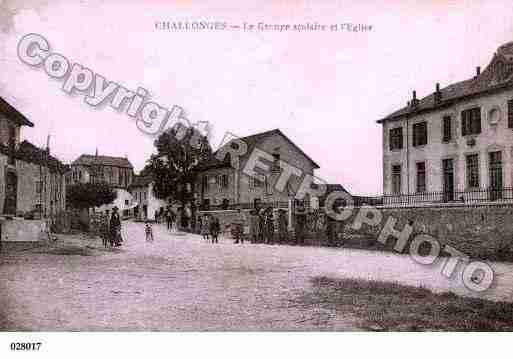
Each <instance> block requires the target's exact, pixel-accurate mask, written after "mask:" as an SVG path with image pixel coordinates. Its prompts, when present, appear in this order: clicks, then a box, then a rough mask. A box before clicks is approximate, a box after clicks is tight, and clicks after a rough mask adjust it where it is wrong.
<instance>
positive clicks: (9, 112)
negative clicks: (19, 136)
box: [0, 97, 34, 127]
mask: <svg viewBox="0 0 513 359" xmlns="http://www.w3.org/2000/svg"><path fill="white" fill-rule="evenodd" d="M0 112H1V113H3V114H4V115H5V116H6V117H7V118H8V119H10V120H12V121H14V122H16V123H17V124H18V125H20V126H29V127H34V124H33V123H32V122H30V121H29V120H28V119H27V118H26V117H25V116H23V115H22V114H21V113H20V112H19V111H18V110H16V109H15V108H14V107H12V106H11V105H10V104H9V103H8V102H7V101H5V100H4V99H3V98H2V97H0Z"/></svg>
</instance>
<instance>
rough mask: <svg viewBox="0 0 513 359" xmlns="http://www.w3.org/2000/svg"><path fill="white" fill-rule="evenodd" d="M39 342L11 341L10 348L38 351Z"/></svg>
mask: <svg viewBox="0 0 513 359" xmlns="http://www.w3.org/2000/svg"><path fill="white" fill-rule="evenodd" d="M41 344H42V343H41V342H37V343H29V342H27V343H11V350H34V351H38V350H39V349H40V348H41Z"/></svg>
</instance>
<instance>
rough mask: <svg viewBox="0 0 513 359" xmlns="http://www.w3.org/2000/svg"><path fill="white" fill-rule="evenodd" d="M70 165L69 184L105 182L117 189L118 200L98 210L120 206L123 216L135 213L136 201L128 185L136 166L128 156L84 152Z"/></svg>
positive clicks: (131, 180) (107, 210) (106, 210)
mask: <svg viewBox="0 0 513 359" xmlns="http://www.w3.org/2000/svg"><path fill="white" fill-rule="evenodd" d="M70 167H71V169H70V171H69V172H68V173H67V175H66V176H67V179H66V183H67V184H68V185H71V184H75V183H90V182H91V183H95V182H104V183H107V184H110V185H111V186H113V187H114V189H115V190H116V193H117V198H116V200H115V201H114V202H113V203H111V204H108V205H103V206H101V207H99V208H97V209H96V210H98V211H105V212H110V211H111V210H112V208H113V207H118V209H119V210H120V212H121V214H122V215H123V216H131V215H133V208H134V207H135V202H134V199H133V197H132V195H131V194H130V193H129V192H128V187H129V186H130V185H131V184H132V182H133V179H134V167H133V166H132V164H131V163H130V161H129V160H128V159H127V158H125V157H114V156H100V155H98V154H95V155H88V154H83V155H81V156H80V157H79V158H77V159H76V160H75V161H73V162H72V163H71V166H70Z"/></svg>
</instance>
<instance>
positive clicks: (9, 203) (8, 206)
mask: <svg viewBox="0 0 513 359" xmlns="http://www.w3.org/2000/svg"><path fill="white" fill-rule="evenodd" d="M17 198H18V176H17V175H16V173H14V172H12V171H7V173H6V175H5V202H4V214H11V215H15V214H16V209H17V208H16V202H17Z"/></svg>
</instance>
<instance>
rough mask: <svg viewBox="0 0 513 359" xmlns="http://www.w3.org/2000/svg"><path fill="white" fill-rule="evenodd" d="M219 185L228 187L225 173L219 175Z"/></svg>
mask: <svg viewBox="0 0 513 359" xmlns="http://www.w3.org/2000/svg"><path fill="white" fill-rule="evenodd" d="M219 185H220V187H221V188H228V175H227V174H224V175H221V176H219Z"/></svg>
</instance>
